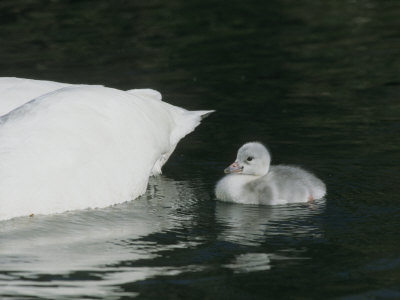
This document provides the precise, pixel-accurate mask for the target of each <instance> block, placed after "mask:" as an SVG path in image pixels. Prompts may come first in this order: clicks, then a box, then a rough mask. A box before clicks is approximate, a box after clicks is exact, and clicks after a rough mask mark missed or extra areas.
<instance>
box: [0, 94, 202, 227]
mask: <svg viewBox="0 0 400 300" xmlns="http://www.w3.org/2000/svg"><path fill="white" fill-rule="evenodd" d="M1 98H3V96H1ZM0 100H1V101H2V99H0ZM209 112H210V111H207V112H200V113H197V112H190V111H187V110H184V109H182V108H177V107H174V106H172V105H170V104H167V103H165V102H162V101H159V100H154V99H151V98H146V99H145V98H143V97H138V96H136V95H135V94H132V93H127V92H123V91H120V90H116V89H111V88H105V87H101V86H67V87H63V88H61V89H57V90H55V91H53V92H50V93H47V94H44V95H43V96H40V97H38V98H36V99H34V100H33V101H30V102H28V103H26V104H24V105H22V106H20V107H19V108H17V109H14V110H13V111H11V112H10V113H8V114H6V115H4V116H3V117H1V118H0V220H1V219H9V218H12V217H17V216H23V215H29V214H50V213H60V212H63V211H67V210H74V209H84V208H95V207H105V206H109V205H112V204H116V203H121V202H124V201H128V200H131V199H134V198H136V197H138V196H140V195H141V194H143V193H144V192H145V190H146V187H147V182H148V178H149V176H150V175H152V174H156V173H159V172H160V171H161V167H162V165H163V164H164V163H165V162H166V160H167V159H168V157H169V155H170V154H171V153H172V151H173V150H174V148H175V147H176V144H177V143H178V142H179V140H180V139H181V138H183V137H184V136H185V135H186V134H188V133H190V132H191V131H193V130H194V128H195V127H196V126H197V125H198V124H199V123H200V116H201V115H202V114H205V113H209Z"/></svg>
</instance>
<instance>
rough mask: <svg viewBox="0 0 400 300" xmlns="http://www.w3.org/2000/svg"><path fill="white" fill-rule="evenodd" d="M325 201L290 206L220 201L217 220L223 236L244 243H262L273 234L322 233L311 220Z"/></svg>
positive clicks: (322, 207)
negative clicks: (250, 204) (252, 204)
mask: <svg viewBox="0 0 400 300" xmlns="http://www.w3.org/2000/svg"><path fill="white" fill-rule="evenodd" d="M324 208H325V201H323V200H320V201H317V202H314V203H313V204H312V205H309V204H291V205H287V206H263V207H261V206H249V205H246V206H244V205H239V204H231V203H223V202H217V203H216V210H215V214H216V220H217V222H219V223H220V224H221V225H222V227H223V230H222V231H221V233H220V234H219V237H218V238H219V239H221V240H224V241H229V242H233V243H238V244H242V245H259V244H260V243H262V242H264V241H265V240H266V238H268V237H270V236H272V235H285V236H289V235H297V236H299V235H300V236H301V235H304V234H314V235H320V234H321V228H319V227H318V225H317V224H314V223H313V222H309V219H310V218H312V217H313V216H314V215H318V214H320V213H321V212H322V211H323V210H324Z"/></svg>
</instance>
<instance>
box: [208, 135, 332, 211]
mask: <svg viewBox="0 0 400 300" xmlns="http://www.w3.org/2000/svg"><path fill="white" fill-rule="evenodd" d="M270 162H271V156H270V154H269V152H268V150H267V148H265V147H264V145H262V144H261V143H258V142H251V143H247V144H244V145H243V146H242V147H241V148H240V149H239V151H238V154H237V158H236V160H235V162H234V163H233V164H231V165H230V166H229V167H228V168H226V169H225V173H228V175H226V176H225V177H223V178H222V179H221V180H220V181H219V182H218V183H217V186H216V188H215V194H216V197H217V199H219V200H221V201H225V202H235V203H243V204H262V205H277V204H287V203H299V202H309V201H312V200H314V199H320V198H322V197H324V196H325V194H326V186H325V184H324V183H323V182H322V181H321V180H320V179H318V178H317V177H316V176H315V175H313V174H311V173H310V172H308V171H305V170H303V169H301V168H299V167H295V166H285V165H277V166H270Z"/></svg>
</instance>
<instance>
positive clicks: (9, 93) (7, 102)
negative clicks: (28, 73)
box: [0, 77, 72, 116]
mask: <svg viewBox="0 0 400 300" xmlns="http://www.w3.org/2000/svg"><path fill="white" fill-rule="evenodd" d="M71 85H72V84H68V83H60V82H54V81H46V80H32V79H25V78H16V77H0V116H2V115H4V114H6V113H8V112H10V111H11V110H13V109H15V108H17V107H19V106H21V105H22V104H24V103H26V102H28V101H30V100H32V99H35V98H36V97H39V96H41V95H43V94H46V93H48V92H52V91H55V90H58V89H60V88H63V87H66V86H71Z"/></svg>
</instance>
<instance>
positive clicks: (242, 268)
mask: <svg viewBox="0 0 400 300" xmlns="http://www.w3.org/2000/svg"><path fill="white" fill-rule="evenodd" d="M269 263H270V259H269V256H268V255H267V254H265V253H246V254H241V255H238V256H237V257H236V258H235V259H234V261H233V262H232V263H231V264H228V265H225V267H227V268H230V269H232V270H233V271H234V272H235V273H247V272H255V271H265V270H269V269H271V266H270V264H269Z"/></svg>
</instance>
